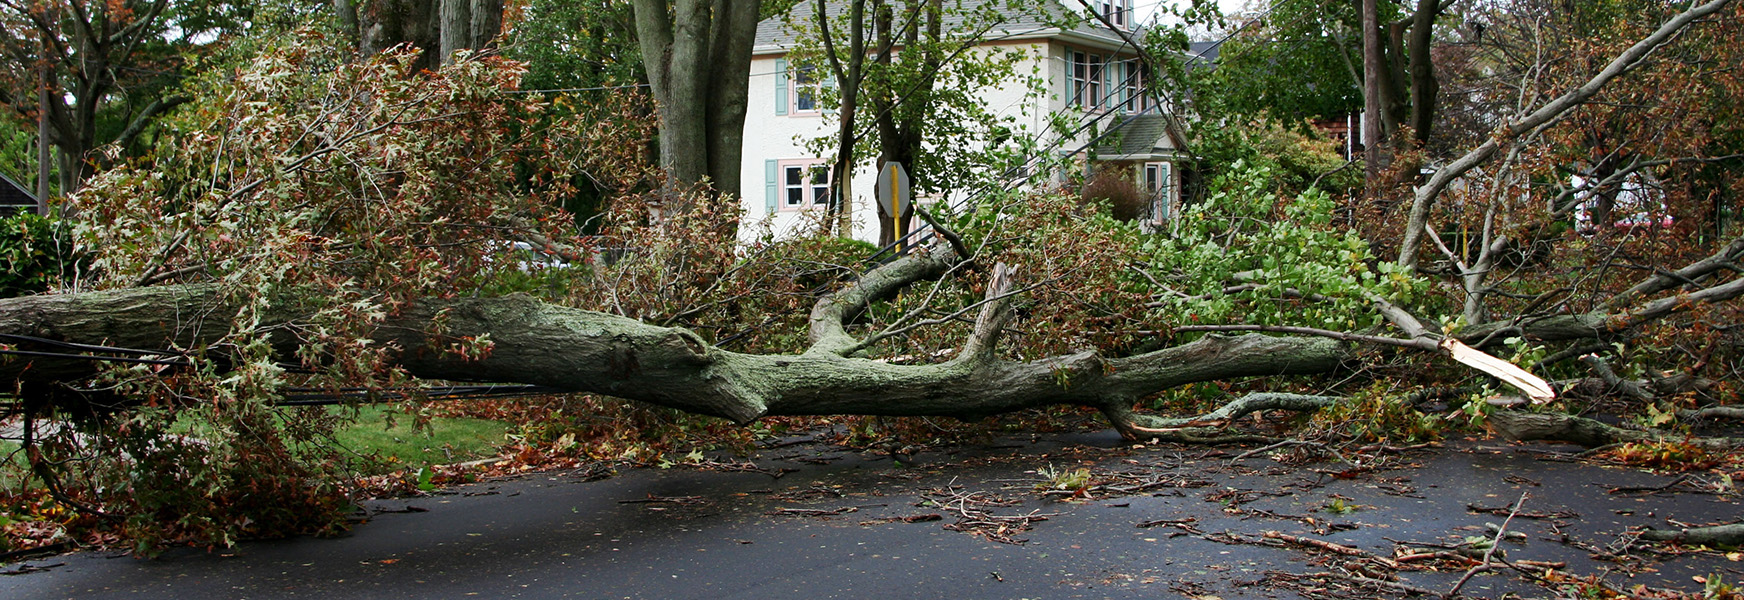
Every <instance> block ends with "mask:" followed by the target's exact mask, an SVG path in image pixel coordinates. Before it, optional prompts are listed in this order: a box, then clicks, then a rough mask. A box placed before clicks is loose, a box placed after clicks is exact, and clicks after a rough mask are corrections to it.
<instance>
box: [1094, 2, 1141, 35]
mask: <svg viewBox="0 0 1744 600" xmlns="http://www.w3.org/2000/svg"><path fill="white" fill-rule="evenodd" d="M1095 6H1096V12H1097V13H1098V14H1100V15H1102V16H1103V17H1105V18H1107V19H1108V22H1109V23H1112V24H1114V26H1115V27H1117V28H1120V29H1132V25H1133V23H1132V0H1097V2H1096V4H1095Z"/></svg>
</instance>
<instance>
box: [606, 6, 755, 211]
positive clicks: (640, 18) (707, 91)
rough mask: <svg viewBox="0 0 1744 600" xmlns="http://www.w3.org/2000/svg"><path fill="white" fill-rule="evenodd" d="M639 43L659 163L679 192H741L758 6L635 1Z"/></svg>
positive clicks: (727, 193)
mask: <svg viewBox="0 0 1744 600" xmlns="http://www.w3.org/2000/svg"><path fill="white" fill-rule="evenodd" d="M633 7H634V9H635V13H636V36H637V38H638V43H639V44H640V45H641V49H642V59H643V61H644V65H645V66H646V68H647V70H648V83H649V87H650V88H651V90H652V91H653V95H654V102H655V105H656V106H657V107H658V111H659V113H660V164H661V165H662V166H663V167H664V168H665V169H666V171H667V174H668V175H669V176H671V177H672V182H673V183H674V184H677V185H678V186H680V187H689V186H694V185H696V184H699V183H702V182H704V181H707V182H709V183H710V184H711V186H712V187H713V189H714V192H715V193H716V194H726V195H732V194H737V193H738V191H739V183H740V177H739V170H740V168H741V167H742V165H741V164H740V161H741V159H742V157H743V152H744V148H743V146H744V136H745V110H746V99H745V94H746V91H747V90H748V89H749V86H750V80H749V78H750V72H751V46H752V44H753V42H755V41H756V34H757V15H758V12H759V10H760V8H761V2H760V1H757V0H744V1H739V0H735V1H727V0H715V1H713V2H710V1H709V0H676V2H668V1H666V0H635V3H634V5H633Z"/></svg>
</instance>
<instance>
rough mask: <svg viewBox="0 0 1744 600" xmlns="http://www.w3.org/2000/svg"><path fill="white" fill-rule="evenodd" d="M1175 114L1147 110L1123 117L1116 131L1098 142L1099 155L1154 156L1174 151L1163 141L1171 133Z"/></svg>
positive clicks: (1109, 156) (1106, 156)
mask: <svg viewBox="0 0 1744 600" xmlns="http://www.w3.org/2000/svg"><path fill="white" fill-rule="evenodd" d="M1170 123H1171V118H1170V117H1169V116H1168V115H1165V114H1161V113H1143V114H1137V115H1132V116H1131V117H1127V118H1126V119H1124V120H1122V121H1121V122H1120V123H1119V125H1117V126H1116V127H1117V128H1116V129H1115V130H1114V131H1113V132H1110V133H1109V134H1108V135H1106V136H1103V138H1102V141H1100V142H1098V143H1097V144H1096V155H1097V156H1100V157H1103V158H1115V157H1140V156H1154V155H1156V154H1158V153H1170V152H1173V150H1172V149H1170V148H1168V147H1166V146H1163V145H1162V142H1163V140H1164V139H1165V138H1167V137H1169V135H1170V132H1169V125H1170Z"/></svg>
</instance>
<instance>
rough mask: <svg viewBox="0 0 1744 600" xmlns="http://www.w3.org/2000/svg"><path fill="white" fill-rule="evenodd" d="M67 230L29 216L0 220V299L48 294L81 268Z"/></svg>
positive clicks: (81, 256)
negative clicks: (52, 288)
mask: <svg viewBox="0 0 1744 600" xmlns="http://www.w3.org/2000/svg"><path fill="white" fill-rule="evenodd" d="M66 233H67V228H65V227H62V226H61V222H60V221H59V220H56V219H51V218H47V217H43V216H39V215H35V214H31V213H20V214H17V215H13V216H11V217H7V218H5V219H0V298H11V297H14V296H25V295H29V294H36V293H41V292H45V291H48V289H49V288H50V287H52V286H54V285H55V284H56V283H58V282H60V281H62V280H64V279H69V278H70V277H71V275H72V273H73V272H75V271H77V270H78V269H79V268H80V267H82V266H83V263H84V257H83V255H82V254H80V253H78V252H76V251H75V250H74V247H73V243H72V240H71V239H70V236H68V235H66Z"/></svg>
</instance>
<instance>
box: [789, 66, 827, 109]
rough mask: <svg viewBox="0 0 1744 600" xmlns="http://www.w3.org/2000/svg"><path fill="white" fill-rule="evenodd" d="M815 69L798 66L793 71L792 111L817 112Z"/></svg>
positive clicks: (817, 86)
mask: <svg viewBox="0 0 1744 600" xmlns="http://www.w3.org/2000/svg"><path fill="white" fill-rule="evenodd" d="M820 87H821V84H820V83H819V81H818V77H817V69H816V68H814V67H800V68H798V69H796V70H794V72H793V112H799V113H803V112H817V109H818V106H817V102H818V90H819V88H820Z"/></svg>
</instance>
